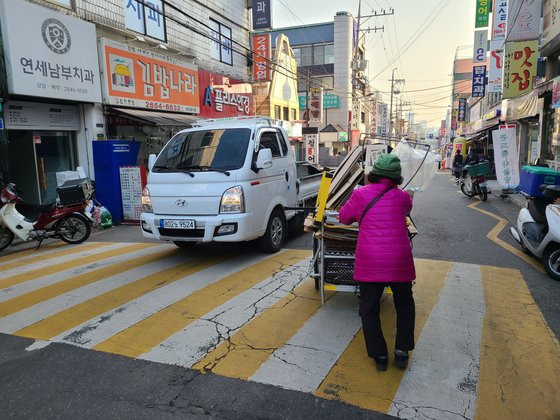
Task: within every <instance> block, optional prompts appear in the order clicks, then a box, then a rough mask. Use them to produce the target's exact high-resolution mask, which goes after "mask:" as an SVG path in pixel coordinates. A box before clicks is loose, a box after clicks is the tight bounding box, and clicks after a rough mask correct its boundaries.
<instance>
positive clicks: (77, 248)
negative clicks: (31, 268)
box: [2, 242, 115, 270]
mask: <svg viewBox="0 0 560 420" xmlns="http://www.w3.org/2000/svg"><path fill="white" fill-rule="evenodd" d="M114 244H115V243H114V242H92V243H89V244H86V245H82V246H73V247H68V248H66V249H61V250H60V251H59V252H53V253H51V254H44V253H39V254H37V256H36V257H35V258H26V259H24V260H23V261H13V262H11V263H7V264H4V265H3V266H2V270H11V269H12V268H18V267H25V266H26V265H28V264H35V263H38V262H39V261H48V260H50V259H52V258H59V257H64V256H70V255H72V254H76V253H78V252H82V251H89V250H92V249H98V248H104V247H107V246H111V245H114ZM16 255H17V256H18V257H20V256H21V255H19V254H16Z"/></svg>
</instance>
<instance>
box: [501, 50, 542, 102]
mask: <svg viewBox="0 0 560 420" xmlns="http://www.w3.org/2000/svg"><path fill="white" fill-rule="evenodd" d="M537 42H538V41H537V40H534V41H520V42H506V48H505V54H504V76H503V84H504V86H503V98H504V99H508V98H515V97H516V96H519V95H523V94H524V93H527V92H529V91H531V90H532V89H533V82H534V79H535V77H536V76H537V57H538V45H537Z"/></svg>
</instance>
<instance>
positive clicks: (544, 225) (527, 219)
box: [509, 185, 560, 281]
mask: <svg viewBox="0 0 560 420" xmlns="http://www.w3.org/2000/svg"><path fill="white" fill-rule="evenodd" d="M540 191H541V192H542V193H543V194H544V197H532V196H529V202H528V203H527V207H525V208H522V209H521V210H520V211H519V215H518V217H517V228H514V227H512V228H510V230H509V232H510V233H511V235H512V236H513V237H514V239H515V240H516V241H517V242H519V244H520V245H521V248H522V249H523V251H524V252H526V253H529V252H530V253H531V254H533V255H534V256H536V257H538V258H542V262H543V265H544V268H545V270H546V272H547V273H548V275H549V276H550V277H552V278H553V279H554V280H558V281H560V205H556V204H553V203H554V201H555V200H556V199H557V198H560V185H541V187H540Z"/></svg>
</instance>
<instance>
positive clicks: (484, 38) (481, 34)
mask: <svg viewBox="0 0 560 420" xmlns="http://www.w3.org/2000/svg"><path fill="white" fill-rule="evenodd" d="M487 52H488V30H487V29H479V30H478V31H474V48H473V62H475V63H486V53H487Z"/></svg>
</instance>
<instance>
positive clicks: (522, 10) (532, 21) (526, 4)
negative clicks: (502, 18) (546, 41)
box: [506, 0, 542, 41]
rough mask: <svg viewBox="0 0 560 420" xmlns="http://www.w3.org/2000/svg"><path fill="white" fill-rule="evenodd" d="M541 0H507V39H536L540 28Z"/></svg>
mask: <svg viewBox="0 0 560 420" xmlns="http://www.w3.org/2000/svg"><path fill="white" fill-rule="evenodd" d="M541 8H542V0H508V11H507V25H506V31H507V40H508V41H526V40H528V39H538V38H539V36H540V30H541Z"/></svg>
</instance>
